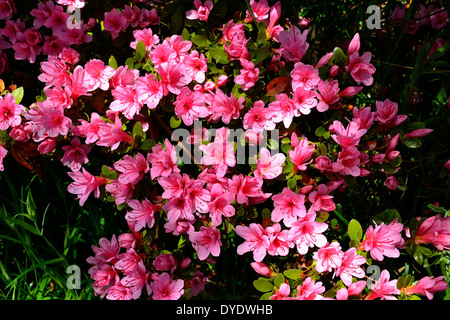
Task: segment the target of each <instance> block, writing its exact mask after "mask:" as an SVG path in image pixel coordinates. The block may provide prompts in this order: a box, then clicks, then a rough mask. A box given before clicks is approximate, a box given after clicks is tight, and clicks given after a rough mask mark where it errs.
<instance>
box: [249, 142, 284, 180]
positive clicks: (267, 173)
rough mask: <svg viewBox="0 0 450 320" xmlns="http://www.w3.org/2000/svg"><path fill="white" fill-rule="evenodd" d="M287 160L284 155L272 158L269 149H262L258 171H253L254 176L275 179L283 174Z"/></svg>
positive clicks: (276, 155)
mask: <svg viewBox="0 0 450 320" xmlns="http://www.w3.org/2000/svg"><path fill="white" fill-rule="evenodd" d="M285 160H286V157H285V155H284V154H282V153H277V154H275V155H273V156H271V154H270V151H269V150H268V149H267V148H261V151H260V152H259V158H258V161H257V165H256V170H255V171H253V174H254V175H255V177H259V178H263V179H275V178H276V177H278V176H279V175H280V174H281V173H282V171H283V164H284V161H285Z"/></svg>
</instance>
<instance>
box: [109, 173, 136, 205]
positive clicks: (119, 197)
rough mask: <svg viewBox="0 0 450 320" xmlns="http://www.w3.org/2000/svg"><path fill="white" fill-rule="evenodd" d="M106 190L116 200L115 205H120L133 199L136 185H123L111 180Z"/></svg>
mask: <svg viewBox="0 0 450 320" xmlns="http://www.w3.org/2000/svg"><path fill="white" fill-rule="evenodd" d="M105 189H106V191H108V192H109V193H111V197H113V198H114V202H115V204H116V205H120V204H123V203H125V202H127V201H129V200H130V199H131V197H132V196H133V192H134V185H132V184H131V183H128V184H123V183H120V182H119V180H117V179H116V180H111V181H110V183H108V184H107V185H106V186H105Z"/></svg>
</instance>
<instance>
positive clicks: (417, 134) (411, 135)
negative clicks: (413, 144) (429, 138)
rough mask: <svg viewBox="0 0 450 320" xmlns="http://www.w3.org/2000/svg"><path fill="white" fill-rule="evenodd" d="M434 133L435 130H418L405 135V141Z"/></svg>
mask: <svg viewBox="0 0 450 320" xmlns="http://www.w3.org/2000/svg"><path fill="white" fill-rule="evenodd" d="M431 132H433V129H416V130H413V131H411V132H408V133H405V134H404V135H403V139H413V138H422V137H424V136H426V135H428V134H430V133H431Z"/></svg>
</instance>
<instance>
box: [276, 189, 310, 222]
mask: <svg viewBox="0 0 450 320" xmlns="http://www.w3.org/2000/svg"><path fill="white" fill-rule="evenodd" d="M272 200H273V204H274V210H273V211H272V215H271V218H272V221H274V222H279V221H281V220H283V223H284V225H285V226H286V227H288V228H289V227H291V225H292V223H294V222H295V221H297V219H298V217H304V216H305V215H306V208H305V196H304V195H303V194H298V193H295V192H294V191H292V190H291V189H289V188H286V187H285V188H284V189H283V191H282V192H281V193H280V194H277V195H274V196H272Z"/></svg>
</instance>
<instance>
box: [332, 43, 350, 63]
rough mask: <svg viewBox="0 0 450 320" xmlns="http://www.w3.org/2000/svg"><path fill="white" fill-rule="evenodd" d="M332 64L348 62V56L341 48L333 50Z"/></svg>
mask: <svg viewBox="0 0 450 320" xmlns="http://www.w3.org/2000/svg"><path fill="white" fill-rule="evenodd" d="M331 60H332V64H339V63H340V62H344V61H346V60H347V56H346V55H345V52H344V51H343V50H342V49H341V48H339V47H336V48H334V50H333V57H332V58H331Z"/></svg>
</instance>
